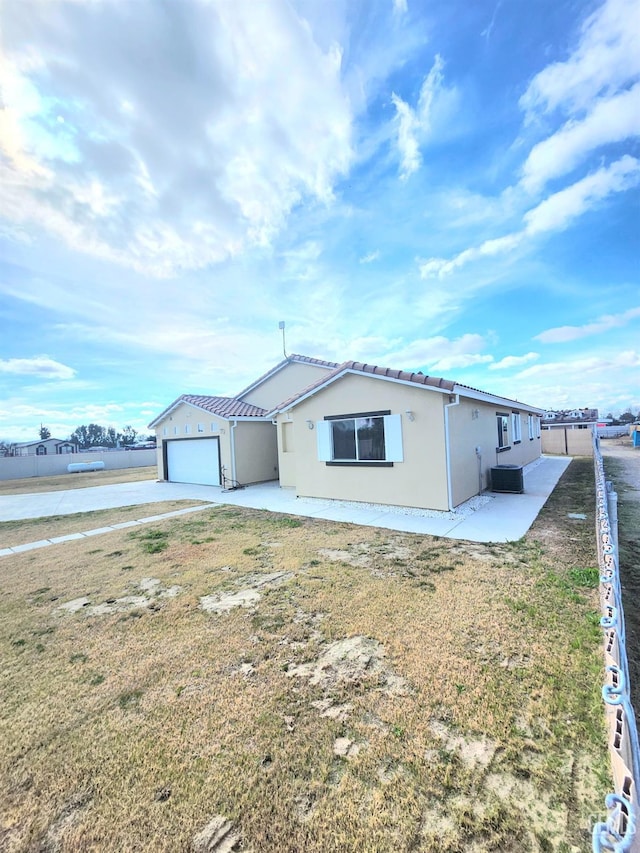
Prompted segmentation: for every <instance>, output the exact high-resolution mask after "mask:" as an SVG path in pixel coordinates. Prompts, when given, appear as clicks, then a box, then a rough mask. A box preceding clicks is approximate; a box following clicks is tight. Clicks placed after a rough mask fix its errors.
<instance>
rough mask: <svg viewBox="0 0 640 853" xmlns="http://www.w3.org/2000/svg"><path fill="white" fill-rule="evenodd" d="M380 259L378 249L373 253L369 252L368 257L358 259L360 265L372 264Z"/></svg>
mask: <svg viewBox="0 0 640 853" xmlns="http://www.w3.org/2000/svg"><path fill="white" fill-rule="evenodd" d="M379 257H380V251H379V249H376V250H375V252H369V254H368V255H364V256H363V257H361V258H360V263H361V264H372V263H373V262H374V261H377V260H378V258H379Z"/></svg>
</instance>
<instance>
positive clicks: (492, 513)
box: [0, 456, 571, 542]
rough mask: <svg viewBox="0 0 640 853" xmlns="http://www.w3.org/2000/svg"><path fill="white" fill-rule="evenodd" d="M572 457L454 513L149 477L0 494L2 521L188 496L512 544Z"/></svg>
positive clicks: (536, 467) (551, 461)
mask: <svg viewBox="0 0 640 853" xmlns="http://www.w3.org/2000/svg"><path fill="white" fill-rule="evenodd" d="M570 461H571V460H570V459H569V458H567V457H561V456H543V457H541V458H540V459H539V460H536V461H535V462H533V463H532V464H531V465H528V466H527V467H526V468H525V470H524V487H525V491H524V494H522V495H510V494H493V493H486V494H484V495H480V496H478V497H476V498H472V499H471V500H470V501H467V502H466V503H465V504H462V505H461V506H459V507H457V508H456V509H455V510H454V511H453V512H435V511H429V510H412V509H402V508H401V507H387V506H382V505H374V504H368V505H366V504H354V503H349V502H345V501H330V500H323V499H317V498H296V496H295V494H294V493H293V492H292V491H291V490H288V489H281V488H280V487H279V485H278V484H277V483H275V482H274V483H263V484H260V485H257V486H249V487H247V488H244V489H241V490H238V491H234V492H223V491H222V490H221V489H220V487H218V486H197V485H188V484H181V483H159V482H156V481H155V480H147V481H143V482H138V483H117V484H114V485H109V486H92V487H90V488H86V489H69V490H66V491H60V492H45V493H41V494H32V495H15V496H11V497H5V496H0V521H9V520H15V519H25V518H38V517H42V516H51V515H70V514H71V513H75V512H88V511H91V510H97V509H113V508H116V507H122V506H132V505H138V504H140V505H142V504H150V503H155V502H159V501H166V500H180V499H188V500H201V501H202V502H203V508H205V507H206V506H209V505H211V504H234V505H236V506H244V507H250V508H252V509H266V510H270V511H272V512H284V513H289V514H291V515H299V516H306V517H309V518H322V519H325V520H328V521H344V522H349V523H352V524H362V525H366V526H370V527H383V528H387V529H389V530H401V531H405V532H408V533H423V534H430V535H437V536H447V537H449V538H453V539H467V540H470V541H472V542H510V541H514V540H516V539H520V538H521V537H522V536H524V534H525V533H526V532H527V530H528V529H529V527H531V525H532V524H533V522H534V520H535V518H536V517H537V515H538V513H539V512H540V509H541V508H542V507H543V506H544V503H545V502H546V500H547V498H548V497H549V495H550V494H551V492H552V491H553V489H554V487H555V485H556V483H557V482H558V480H559V479H560V477H561V476H562V474H563V473H564V471H565V470H566V468H567V466H568V465H569V463H570ZM192 511H193V510H192ZM145 520H146V519H145Z"/></svg>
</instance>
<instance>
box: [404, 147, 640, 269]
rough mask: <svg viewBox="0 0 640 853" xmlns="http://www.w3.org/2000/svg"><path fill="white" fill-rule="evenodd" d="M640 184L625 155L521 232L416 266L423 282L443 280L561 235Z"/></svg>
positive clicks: (549, 201)
mask: <svg viewBox="0 0 640 853" xmlns="http://www.w3.org/2000/svg"><path fill="white" fill-rule="evenodd" d="M638 183H640V161H638V160H636V159H635V158H634V157H631V156H629V155H628V154H625V155H624V156H623V157H621V158H620V159H619V160H616V161H615V162H614V163H612V164H611V165H610V166H603V167H602V168H601V169H598V170H597V171H596V172H594V173H593V174H591V175H587V176H586V177H585V178H582V179H581V180H579V181H576V182H575V183H574V184H572V185H571V186H569V187H566V188H565V189H563V190H559V191H558V192H557V193H554V194H553V195H550V196H549V197H548V198H546V199H545V200H544V201H542V202H540V204H539V205H537V206H536V207H534V208H532V209H531V210H529V211H527V212H526V213H525V214H524V216H523V217H522V219H523V222H524V225H525V227H524V228H522V229H521V230H520V231H515V232H513V233H511V234H506V235H505V236H503V237H496V238H494V239H491V240H485V241H484V243H481V244H480V245H479V246H475V247H472V248H469V249H465V250H464V251H462V252H460V253H459V254H457V255H456V256H455V257H453V258H452V259H450V260H447V259H446V258H429V259H428V260H426V261H423V262H421V263H420V264H419V267H420V275H421V276H422V278H430V277H432V276H437V277H439V278H443V277H444V276H446V275H449V274H450V273H452V272H453V271H454V270H456V269H458V268H460V267H462V266H464V265H465V264H467V263H469V262H470V261H475V260H479V259H480V258H483V257H491V256H494V255H498V254H504V253H506V252H510V251H512V250H514V249H515V248H517V247H518V246H520V244H521V243H522V242H523V241H524V240H525V239H526V238H531V237H534V236H536V235H539V234H544V233H549V232H553V231H562V230H563V229H565V228H567V227H568V226H569V225H570V224H571V223H572V222H573V221H574V220H575V219H577V218H578V217H579V216H581V215H582V214H583V213H585V212H586V211H588V210H591V209H593V208H594V207H596V206H597V204H598V203H599V202H601V201H602V200H604V199H605V198H607V196H610V195H612V194H613V193H618V192H624V191H625V190H628V189H630V188H632V187H635V186H637V185H638Z"/></svg>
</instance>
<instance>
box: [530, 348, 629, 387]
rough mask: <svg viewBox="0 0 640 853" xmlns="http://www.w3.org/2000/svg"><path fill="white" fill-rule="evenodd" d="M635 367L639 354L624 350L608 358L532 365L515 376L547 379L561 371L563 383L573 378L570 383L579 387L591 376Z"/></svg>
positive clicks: (579, 359)
mask: <svg viewBox="0 0 640 853" xmlns="http://www.w3.org/2000/svg"><path fill="white" fill-rule="evenodd" d="M637 367H640V352H636V351H635V350H625V351H624V352H621V353H618V354H616V355H613V356H609V357H603V356H602V355H593V356H586V357H583V358H574V359H568V360H566V361H561V362H547V363H546V364H534V365H533V366H532V367H527V368H526V369H525V370H522V371H520V373H518V374H517V375H516V379H519V380H520V379H529V378H531V377H534V376H535V377H549V376H553V375H558V374H559V373H560V372H561V371H562V375H563V376H564V377H565V382H568V381H569V380H570V378H571V377H573V380H572V381H575V382H576V383H578V387H579V385H580V382H581V380H583V379H584V377H588V376H590V375H592V374H597V375H599V374H602V375H606V373H607V371H613V370H619V369H620V368H624V369H635V368H637Z"/></svg>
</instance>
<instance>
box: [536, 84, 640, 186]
mask: <svg viewBox="0 0 640 853" xmlns="http://www.w3.org/2000/svg"><path fill="white" fill-rule="evenodd" d="M638 135H640V83H638V84H636V85H635V86H634V87H633V88H631V89H629V90H628V91H625V92H621V93H620V94H618V95H615V96H613V97H610V98H608V99H604V100H602V101H599V102H598V103H597V104H596V105H595V106H594V108H593V109H592V110H591V112H590V113H589V114H588V115H587V117H586V118H584V119H583V120H582V121H575V120H573V119H572V120H570V121H568V122H567V123H566V124H565V125H564V126H563V127H562V128H561V129H560V130H559V131H558V132H557V133H555V134H553V136H550V137H548V138H547V139H545V140H543V141H542V142H539V143H538V144H537V145H534V147H533V148H532V149H531V152H530V153H529V156H528V157H527V160H526V162H525V164H524V166H523V169H522V173H523V177H522V186H523V187H524V188H525V189H526V190H528V191H529V192H537V191H538V190H540V189H541V188H542V187H543V186H544V185H545V184H546V183H547V182H548V181H550V180H552V179H553V178H557V177H559V176H561V175H564V174H566V173H568V172H571V171H572V170H573V169H575V168H576V166H579V165H580V164H581V163H582V162H583V161H584V159H585V158H586V157H587V155H588V154H590V153H591V152H592V151H595V150H596V149H597V148H600V147H601V146H603V145H608V144H611V143H615V142H621V141H622V140H625V139H628V138H629V137H633V136H638Z"/></svg>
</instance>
